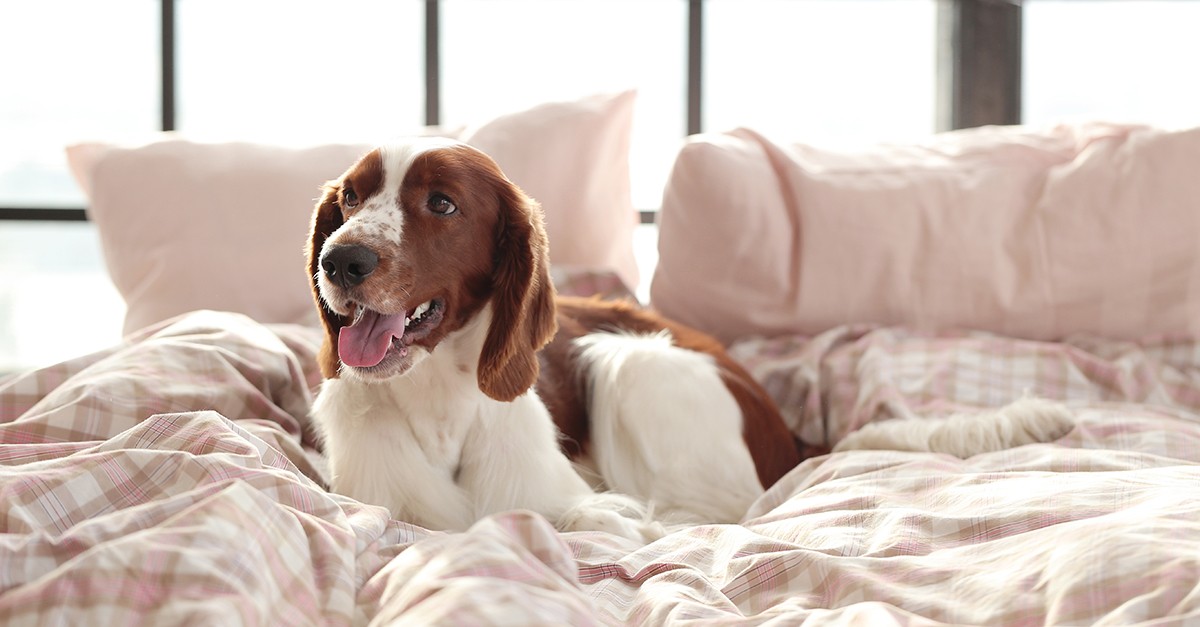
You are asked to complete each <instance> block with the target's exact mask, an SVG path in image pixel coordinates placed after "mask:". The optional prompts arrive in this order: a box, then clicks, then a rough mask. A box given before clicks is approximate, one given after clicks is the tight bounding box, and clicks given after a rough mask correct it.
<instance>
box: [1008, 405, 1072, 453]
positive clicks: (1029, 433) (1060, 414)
mask: <svg viewBox="0 0 1200 627" xmlns="http://www.w3.org/2000/svg"><path fill="white" fill-rule="evenodd" d="M998 413H999V414H1000V415H1001V416H1004V417H1006V418H1007V419H1008V420H1009V421H1010V424H1011V426H1012V432H1011V435H1010V438H1011V441H1010V442H1009V446H1021V445H1023V444H1041V443H1044V442H1053V441H1055V440H1057V439H1059V438H1061V437H1063V436H1064V435H1066V434H1068V433H1070V432H1071V430H1072V429H1074V428H1075V418H1074V417H1073V416H1072V415H1071V412H1070V410H1068V409H1067V408H1066V406H1064V405H1063V404H1062V403H1055V402H1053V401H1047V400H1042V399H1038V398H1024V399H1021V400H1019V401H1015V402H1013V403H1011V404H1009V405H1008V406H1006V407H1003V408H1001V409H1000V411H999V412H998Z"/></svg>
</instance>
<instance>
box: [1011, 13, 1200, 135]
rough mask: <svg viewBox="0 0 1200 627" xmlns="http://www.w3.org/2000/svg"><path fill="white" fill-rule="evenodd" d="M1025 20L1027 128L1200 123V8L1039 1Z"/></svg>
mask: <svg viewBox="0 0 1200 627" xmlns="http://www.w3.org/2000/svg"><path fill="white" fill-rule="evenodd" d="M1023 20H1024V31H1025V32H1024V36H1023V40H1024V51H1023V54H1024V67H1025V72H1024V79H1023V83H1024V85H1023V88H1022V93H1023V98H1024V104H1023V113H1022V117H1023V119H1024V121H1025V122H1028V123H1030V124H1053V123H1055V122H1059V121H1062V120H1072V119H1106V120H1110V121H1114V122H1144V123H1152V124H1155V125H1160V126H1175V127H1183V126H1196V125H1200V80H1197V79H1196V78H1195V77H1196V62H1197V60H1200V38H1197V37H1196V36H1195V30H1196V26H1197V25H1198V24H1200V2H1196V1H1183V2H1180V1H1169V2H1165V1H1158V2H1155V1H1152V0H1123V1H1112V0H1109V1H1097V0H1072V1H1070V2H1063V1H1058V2H1055V1H1051V0H1031V1H1030V2H1027V3H1025V6H1024V16H1023Z"/></svg>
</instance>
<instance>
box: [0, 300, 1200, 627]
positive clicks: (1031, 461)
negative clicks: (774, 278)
mask: <svg viewBox="0 0 1200 627" xmlns="http://www.w3.org/2000/svg"><path fill="white" fill-rule="evenodd" d="M317 341H318V334H317V333H316V332H315V331H312V330H309V329H305V328H300V327H283V326H273V327H264V326H261V325H258V324H256V323H254V322H252V321H250V320H249V319H246V318H244V317H241V316H237V315H233V314H222V313H212V312H201V313H196V314H191V315H189V316H186V317H184V318H182V319H179V320H176V321H174V322H172V323H169V324H165V325H162V326H160V327H159V328H157V329H152V330H148V331H146V332H144V333H143V334H141V335H140V336H138V337H134V338H130V339H129V340H128V341H127V342H126V343H124V344H123V345H121V346H118V347H114V348H112V349H110V350H106V351H103V352H100V353H96V354H93V355H88V356H84V357H80V358H78V359H75V360H73V361H70V362H66V363H63V364H59V365H56V366H53V367H49V368H44V369H41V370H37V371H34V372H29V373H25V374H22V375H19V376H15V377H10V378H8V379H5V380H0V503H2V507H3V514H4V516H3V517H2V518H0V623H2V624H5V625H9V624H12V625H47V624H86V625H118V624H120V625H125V624H139V623H142V624H189V625H190V624H210V625H238V624H246V625H330V624H331V625H343V624H390V623H401V624H403V623H408V624H455V625H463V624H497V623H500V624H521V625H525V624H553V625H568V624H569V625H589V624H625V623H651V624H657V623H664V622H679V623H684V622H689V621H691V622H696V623H705V624H708V623H711V622H728V623H752V624H761V623H774V624H787V625H792V624H801V623H807V622H811V623H813V624H824V623H834V622H836V623H840V624H844V623H848V622H856V623H861V624H871V625H879V624H921V625H924V624H988V625H994V624H1010V625H1024V624H1030V625H1032V624H1043V623H1054V624H1093V623H1108V624H1118V623H1119V624H1128V623H1135V622H1140V621H1145V622H1150V623H1153V622H1155V621H1158V622H1161V623H1163V624H1177V623H1182V622H1191V621H1200V345H1198V344H1197V343H1195V342H1191V341H1184V340H1178V341H1168V340H1162V341H1154V342H1147V343H1144V344H1139V345H1134V344H1113V343H1105V342H1099V341H1095V340H1087V339H1078V340H1072V341H1068V342H1064V343H1059V344H1051V343H1033V342H1017V341H1013V340H1006V339H1003V338H997V337H994V336H987V335H975V334H941V335H935V336H930V335H919V334H911V333H906V332H903V331H899V330H895V329H877V328H866V327H863V328H844V329H838V330H836V331H833V332H830V333H828V334H825V335H823V336H820V337H817V338H811V339H803V338H790V339H781V340H771V341H753V342H744V343H742V344H740V345H738V346H737V347H735V354H736V355H737V356H739V358H741V359H743V360H744V361H745V362H746V363H747V364H749V365H750V366H751V368H752V370H753V371H754V372H755V373H756V375H758V376H759V377H761V379H762V380H763V381H764V382H765V383H766V385H767V386H768V388H769V389H770V391H771V392H772V393H773V394H775V395H776V396H777V398H778V399H779V400H780V401H781V403H782V404H783V406H784V408H785V410H786V412H787V415H788V419H789V421H790V422H791V426H792V427H793V429H794V430H795V432H796V433H797V434H799V435H800V436H802V437H803V438H804V439H805V440H806V441H807V442H809V443H812V444H826V443H830V442H833V441H836V439H837V438H838V437H840V436H842V435H844V434H845V433H846V432H848V431H849V430H851V429H853V428H855V427H857V426H858V425H860V424H863V423H865V422H867V421H871V420H880V419H889V418H908V419H919V418H920V417H923V416H927V415H934V414H939V413H944V412H949V411H955V410H962V409H969V408H973V407H982V406H994V405H1001V404H1004V403H1007V402H1009V401H1011V400H1013V399H1014V398H1016V397H1018V396H1020V395H1021V394H1025V393H1032V394H1038V395H1041V396H1045V397H1050V398H1059V399H1064V400H1067V401H1068V402H1069V404H1070V406H1071V407H1072V409H1073V411H1074V412H1075V413H1076V415H1077V417H1078V419H1079V426H1078V428H1077V429H1076V430H1075V431H1073V432H1072V433H1070V434H1068V435H1067V436H1066V437H1065V438H1063V439H1062V440H1061V441H1059V442H1056V443H1053V444H1046V445H1037V446H1027V447H1022V448H1018V449H1014V450H1010V451H1004V452H999V453H993V454H988V455H981V456H977V457H974V458H971V459H968V460H957V459H952V458H948V457H945V456H938V455H931V454H915V453H891V452H867V451H862V452H847V453H839V454H836V455H829V456H822V457H816V458H813V459H810V460H808V461H806V462H804V463H803V464H802V465H801V466H800V467H798V468H796V469H795V470H794V471H793V472H792V473H791V474H789V475H788V476H787V477H785V478H784V479H783V480H782V481H781V482H780V483H779V484H777V485H776V486H774V487H773V488H772V489H771V490H769V491H768V492H767V494H766V495H764V496H763V498H761V499H760V500H759V501H758V502H757V503H756V504H755V505H754V506H753V508H752V510H751V511H750V512H749V513H748V514H747V517H746V519H745V520H744V522H743V524H740V525H710V526H698V527H691V528H685V529H679V530H676V531H674V532H673V533H671V534H670V535H668V536H667V537H665V538H663V539H661V540H659V541H657V542H654V543H652V544H649V545H645V546H641V545H636V544H632V543H630V542H629V541H626V540H623V539H619V538H616V537H612V536H607V535H604V534H599V533H590V534H589V533H569V534H561V533H557V532H556V531H555V530H554V529H553V528H552V527H551V526H550V525H549V524H547V523H546V521H545V520H543V519H541V518H540V517H538V516H536V515H534V514H531V513H528V512H510V513H506V514H502V515H498V516H494V517H491V518H488V519H485V520H483V521H480V522H479V523H478V524H477V525H475V526H474V527H473V528H472V529H470V530H469V531H468V532H465V533H454V534H449V533H442V532H438V531H436V530H426V529H421V528H418V527H414V526H411V525H408V524H405V523H401V522H397V521H393V520H389V518H388V517H387V515H386V513H385V512H384V511H383V510H382V509H380V508H376V507H371V506H367V505H362V504H359V503H356V502H354V501H352V500H350V499H347V498H344V497H341V496H338V495H334V494H330V493H328V492H327V491H326V490H325V489H323V487H322V474H323V467H322V464H321V460H320V456H319V455H318V454H317V453H316V452H315V450H314V448H313V442H312V440H311V438H310V436H309V433H308V431H307V427H306V425H307V421H306V419H305V414H306V411H307V408H308V405H309V403H310V402H311V399H312V390H313V389H314V388H315V386H316V385H317V384H318V382H319V375H318V374H317V372H316V370H315V366H314V359H313V355H314V353H315V350H316V348H317Z"/></svg>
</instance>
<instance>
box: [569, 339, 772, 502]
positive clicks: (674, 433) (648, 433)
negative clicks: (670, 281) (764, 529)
mask: <svg viewBox="0 0 1200 627" xmlns="http://www.w3.org/2000/svg"><path fill="white" fill-rule="evenodd" d="M576 345H577V347H578V348H579V350H580V351H581V352H580V356H581V358H582V360H583V363H584V364H586V366H585V367H586V372H587V377H588V383H589V390H590V392H589V408H590V412H589V413H590V416H591V436H592V451H591V456H592V459H593V460H594V462H595V464H596V467H597V468H598V469H599V471H600V474H601V476H602V477H603V478H604V481H605V482H606V483H607V485H608V486H609V487H610V488H612V489H613V490H616V491H618V492H625V493H628V494H633V495H635V496H638V497H640V498H644V499H646V500H647V501H649V503H650V505H651V507H652V508H653V510H654V512H655V516H656V517H659V518H660V519H661V520H664V521H667V522H681V523H682V522H737V521H738V520H740V519H741V518H742V516H743V515H744V514H745V513H746V510H747V508H748V507H749V506H750V504H751V503H752V502H754V500H755V499H756V498H758V497H759V496H760V495H761V494H762V492H763V489H762V486H761V485H760V484H759V481H758V475H757V471H756V470H755V467H754V460H753V459H752V458H751V457H750V451H749V449H747V448H746V444H745V442H744V440H743V438H742V414H741V410H740V408H739V407H738V404H737V401H736V400H734V398H733V395H732V394H731V393H730V392H729V390H728V388H726V387H725V385H724V383H722V381H721V378H720V375H719V373H718V371H717V368H716V365H715V364H714V362H713V360H712V358H711V357H710V356H708V355H705V354H702V353H698V352H695V351H689V350H685V349H681V348H678V347H676V346H674V345H672V343H671V339H670V337H669V336H668V335H666V334H665V333H664V334H658V335H650V336H645V335H643V336H635V335H622V334H608V333H593V334H590V335H586V336H584V337H581V338H579V339H578V340H576Z"/></svg>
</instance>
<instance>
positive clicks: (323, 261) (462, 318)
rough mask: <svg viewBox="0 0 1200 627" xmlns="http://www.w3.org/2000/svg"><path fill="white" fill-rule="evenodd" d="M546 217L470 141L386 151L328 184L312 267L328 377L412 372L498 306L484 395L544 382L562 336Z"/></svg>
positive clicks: (482, 357)
mask: <svg viewBox="0 0 1200 627" xmlns="http://www.w3.org/2000/svg"><path fill="white" fill-rule="evenodd" d="M548 263H549V262H548V254H547V244H546V233H545V229H544V227H543V226H542V216H541V210H540V208H539V207H538V205H537V204H536V203H535V202H534V201H533V200H532V199H530V198H529V197H528V196H526V195H525V194H524V193H523V192H522V191H521V190H520V189H519V188H518V187H517V186H516V185H514V184H513V183H512V182H511V181H509V180H508V179H507V178H506V177H505V176H504V174H503V173H502V172H501V171H500V168H499V167H498V166H497V165H496V163H495V162H494V161H493V160H492V159H491V158H490V157H488V156H487V155H485V154H484V153H482V152H480V151H478V150H476V149H474V148H471V147H470V146H467V145H465V144H461V143H456V142H450V141H446V140H438V139H420V140H414V141H412V142H410V143H405V144H402V145H393V146H385V147H381V148H377V149H375V150H373V151H371V152H370V153H368V154H367V155H366V156H364V157H363V158H362V159H360V160H359V161H358V162H357V163H355V164H354V165H353V166H351V167H350V169H348V170H347V171H346V172H345V173H344V174H343V175H342V176H341V177H340V178H338V179H337V180H335V181H331V182H329V183H327V184H326V185H325V187H324V190H323V194H322V197H321V199H320V201H319V202H318V203H317V206H316V209H315V210H314V212H313V219H312V229H311V232H310V237H309V244H308V272H309V277H310V279H311V281H312V289H313V296H314V297H315V299H316V306H317V309H318V311H319V312H320V314H321V318H322V320H323V321H324V325H325V330H326V338H325V343H324V346H323V348H322V351H321V355H320V360H321V369H322V372H323V373H324V374H325V376H326V377H338V376H350V377H355V378H359V379H363V380H368V381H381V380H386V379H389V378H391V377H397V376H402V375H404V374H406V373H408V372H409V371H410V370H411V369H412V368H413V367H415V366H417V364H419V363H420V362H421V361H422V360H423V359H425V358H426V357H427V356H428V355H429V354H430V353H432V352H433V351H434V350H435V349H436V348H437V346H438V344H439V343H440V342H442V341H443V340H444V339H446V338H447V337H448V336H450V335H451V334H453V333H454V332H455V331H458V330H460V329H462V328H463V327H464V326H466V325H467V324H469V323H470V322H471V321H472V320H474V319H475V317H476V316H478V315H480V314H481V313H482V312H483V311H485V308H487V307H488V305H490V311H491V321H490V323H489V327H488V329H487V333H486V337H485V339H484V342H483V348H482V350H481V351H480V354H479V357H478V380H479V388H480V389H481V390H482V391H483V392H484V393H485V394H487V395H488V396H490V397H492V398H495V399H498V400H504V401H508V400H512V399H514V398H516V397H517V396H519V395H521V394H522V393H524V392H525V391H526V390H528V389H529V387H530V386H532V385H533V383H534V382H535V381H536V380H537V375H538V360H537V351H538V350H539V349H540V348H541V347H542V346H543V345H545V343H546V342H548V341H549V340H550V338H551V337H553V335H554V332H555V316H554V288H553V286H552V284H551V282H550V275H549V269H548Z"/></svg>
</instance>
